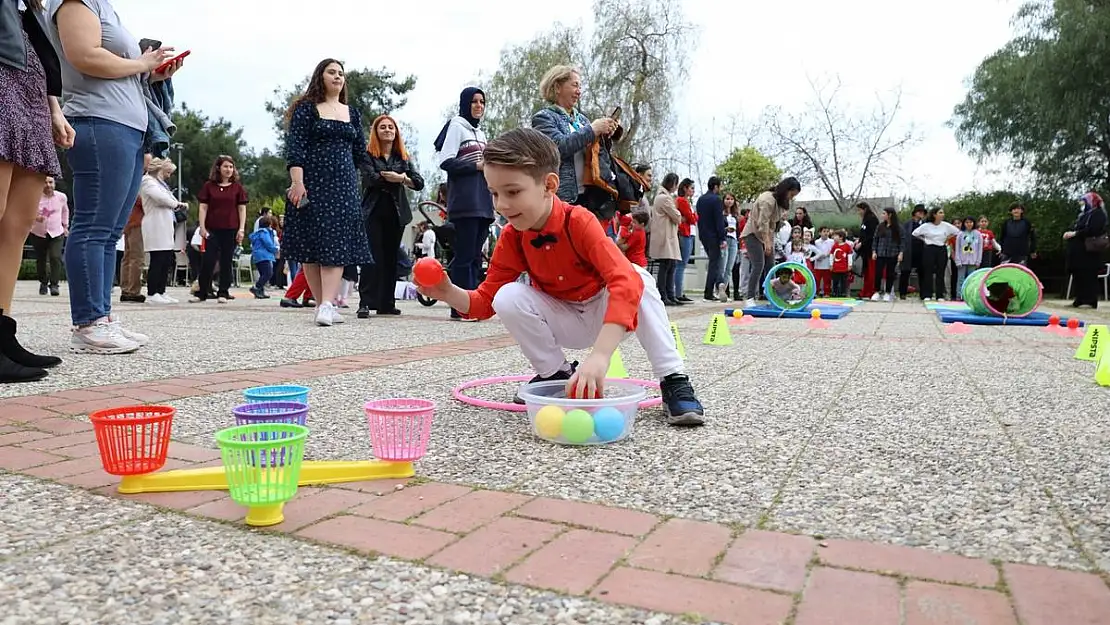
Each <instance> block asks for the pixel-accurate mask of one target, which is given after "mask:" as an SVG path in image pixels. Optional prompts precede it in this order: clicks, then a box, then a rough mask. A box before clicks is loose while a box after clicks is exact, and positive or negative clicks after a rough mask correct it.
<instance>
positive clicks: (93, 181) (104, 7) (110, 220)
mask: <svg viewBox="0 0 1110 625" xmlns="http://www.w3.org/2000/svg"><path fill="white" fill-rule="evenodd" d="M47 16H48V18H49V23H50V24H51V25H52V28H51V36H53V37H54V38H55V39H56V46H55V47H57V48H58V49H59V50H60V51H61V52H62V56H61V67H62V96H63V97H62V99H63V101H64V102H65V106H64V107H63V108H62V112H63V113H64V114H65V116H66V119H68V120H69V123H70V124H71V125H72V126H73V129H74V131H75V133H76V135H75V138H74V141H73V147H72V148H71V149H70V150H69V152H68V153H67V154H66V158H67V160H68V161H69V165H70V168H71V169H72V170H73V203H74V206H73V219H72V224H71V226H70V232H69V241H68V242H67V243H66V250H65V263H66V272H67V274H68V276H67V277H68V281H67V284H68V286H69V299H70V303H69V307H70V316H71V317H72V320H73V326H74V330H73V335H72V338H71V339H70V349H71V350H73V351H75V352H81V353H87V354H123V353H127V352H133V351H135V350H137V349H139V347H140V346H141V345H143V344H144V343H146V341H147V337H146V336H144V335H142V334H139V333H137V332H131V331H129V330H127V329H125V328H124V327H123V326H122V325H121V324H120V321H119V318H118V317H117V316H116V315H115V314H113V313H112V284H113V282H114V277H115V276H114V273H115V260H116V242H117V241H118V240H119V238H120V234H122V232H123V226H124V224H125V223H126V222H127V217H128V215H129V213H130V211H131V207H132V206H133V205H134V203H135V197H136V196H137V195H138V194H139V181H140V180H141V179H142V176H143V139H144V136H145V134H146V130H147V121H148V117H147V108H146V100H145V98H144V97H143V89H142V81H143V80H149V81H151V82H157V81H161V80H165V79H167V78H169V77H170V76H172V75H173V74H174V72H176V71H177V70H178V69H179V68H180V67H181V61H176V62H174V63H172V64H170V65H168V66H166V67H165V69H164V71H161V72H155V71H154V70H155V68H157V67H159V66H161V65H162V64H163V63H164V62H165V61H166V60H167V59H169V58H171V57H172V55H173V49H172V48H157V49H149V50H145V51H143V50H140V49H139V42H138V41H137V40H136V39H135V37H134V36H133V35H132V34H131V33H130V32H128V30H127V29H126V28H125V27H124V25H123V22H122V21H120V17H119V14H118V13H117V12H116V10H115V7H114V6H112V3H111V2H110V0H49V4H48V6H47Z"/></svg>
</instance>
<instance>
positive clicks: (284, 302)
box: [280, 297, 304, 308]
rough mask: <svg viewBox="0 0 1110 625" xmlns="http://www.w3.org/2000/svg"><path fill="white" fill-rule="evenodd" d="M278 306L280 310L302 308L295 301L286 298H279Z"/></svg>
mask: <svg viewBox="0 0 1110 625" xmlns="http://www.w3.org/2000/svg"><path fill="white" fill-rule="evenodd" d="M280 305H281V307H282V308H304V306H302V305H301V303H300V302H298V301H297V300H295V299H289V298H288V297H283V298H281V304H280Z"/></svg>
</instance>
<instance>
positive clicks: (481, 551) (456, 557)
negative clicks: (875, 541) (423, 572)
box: [428, 517, 566, 577]
mask: <svg viewBox="0 0 1110 625" xmlns="http://www.w3.org/2000/svg"><path fill="white" fill-rule="evenodd" d="M565 529H566V527H565V526H562V525H552V524H551V523H544V522H542V521H532V520H529V519H519V518H515V517H501V518H499V519H497V520H495V521H493V522H492V523H490V524H489V525H485V526H483V527H480V528H478V529H477V530H475V531H474V532H472V533H470V534H468V535H466V536H464V537H463V538H462V539H461V540H460V541H458V542H457V543H454V544H453V545H450V546H448V547H447V548H446V549H444V550H443V551H440V552H439V553H437V554H435V555H434V556H432V557H431V558H429V559H428V563H429V564H432V565H435V566H442V567H444V568H448V569H452V570H456V571H462V572H464V573H471V574H474V575H482V576H486V577H490V576H492V575H494V574H496V573H500V572H501V571H504V570H505V569H507V568H508V567H510V566H512V565H513V564H515V563H516V562H517V561H519V560H520V559H521V558H523V557H524V556H526V555H528V554H529V553H531V552H533V551H535V550H536V549H538V548H539V547H540V546H541V545H543V544H544V543H546V542H547V541H549V540H551V539H552V538H554V537H555V536H556V535H558V534H559V532H562V531H564V530H565Z"/></svg>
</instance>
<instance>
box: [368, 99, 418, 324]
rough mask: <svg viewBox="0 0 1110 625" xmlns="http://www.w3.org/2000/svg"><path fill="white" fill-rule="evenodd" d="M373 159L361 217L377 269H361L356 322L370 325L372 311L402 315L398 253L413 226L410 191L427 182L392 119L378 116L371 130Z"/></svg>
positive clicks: (370, 143)
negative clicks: (399, 293)
mask: <svg viewBox="0 0 1110 625" xmlns="http://www.w3.org/2000/svg"><path fill="white" fill-rule="evenodd" d="M366 151H367V152H369V153H370V158H369V159H368V161H367V162H366V163H365V164H364V165H361V169H362V214H363V218H364V220H365V223H366V233H367V235H368V236H369V237H370V252H371V253H372V254H373V256H374V264H372V265H363V266H362V275H361V276H360V277H359V281H358V295H359V303H358V318H359V319H369V318H370V309H371V308H373V309H375V310H377V311H378V314H379V315H399V314H401V311H400V310H398V309H397V300H396V297H395V293H396V291H395V289H396V286H397V250H398V248H399V247H400V245H401V235H402V233H403V232H404V229H405V226H407V225H408V224H409V222H410V221H412V209H411V208H409V197H408V191H407V189H412V190H413V191H419V190H421V189H423V188H424V178H423V177H421V175H420V173H419V172H417V171H416V168H415V167H414V166H413V163H412V160H411V159H410V158H409V154H408V152H407V151H406V150H405V142H404V141H403V140H402V139H401V130H400V128H398V127H397V122H396V121H394V119H393V118H392V117H390V116H389V115H380V116H378V118H377V119H375V120H374V123H373V124H372V125H371V126H370V141H369V145H368V146H367V148H366Z"/></svg>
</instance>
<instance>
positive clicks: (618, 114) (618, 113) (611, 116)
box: [609, 106, 621, 122]
mask: <svg viewBox="0 0 1110 625" xmlns="http://www.w3.org/2000/svg"><path fill="white" fill-rule="evenodd" d="M609 119H612V120H613V121H615V122H619V121H620V120H621V107H619V106H618V107H615V108H614V109H613V112H612V113H610V114H609Z"/></svg>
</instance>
